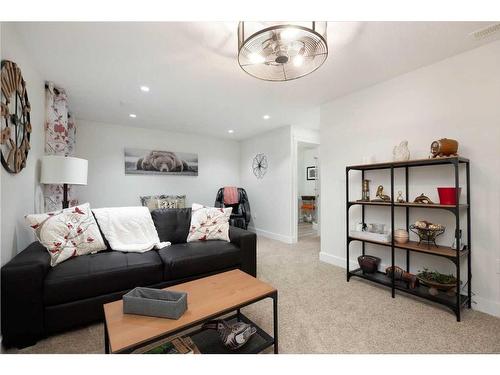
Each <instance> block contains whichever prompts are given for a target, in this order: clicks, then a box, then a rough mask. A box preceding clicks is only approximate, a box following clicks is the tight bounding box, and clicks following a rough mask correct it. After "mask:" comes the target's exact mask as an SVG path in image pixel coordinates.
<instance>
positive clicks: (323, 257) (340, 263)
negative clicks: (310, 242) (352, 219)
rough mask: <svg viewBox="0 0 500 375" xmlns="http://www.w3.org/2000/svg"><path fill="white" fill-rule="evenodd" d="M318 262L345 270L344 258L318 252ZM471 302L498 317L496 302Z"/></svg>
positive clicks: (499, 308)
mask: <svg viewBox="0 0 500 375" xmlns="http://www.w3.org/2000/svg"><path fill="white" fill-rule="evenodd" d="M319 260H320V261H322V262H324V263H328V264H332V265H334V266H337V267H341V268H343V269H345V268H346V259H345V258H344V257H339V256H336V255H332V254H327V253H324V252H320V253H319ZM350 263H352V264H355V265H357V264H358V261H357V259H351V261H350ZM381 267H382V269H384V268H385V267H387V265H383V264H382V265H381ZM351 270H352V268H351ZM472 301H473V303H472V309H473V310H477V311H481V312H484V313H486V314H490V315H493V316H498V317H500V303H499V302H496V301H493V300H490V299H486V298H482V297H480V296H477V295H476V296H474V295H473V296H472Z"/></svg>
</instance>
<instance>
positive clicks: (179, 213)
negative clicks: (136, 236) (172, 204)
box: [151, 208, 191, 244]
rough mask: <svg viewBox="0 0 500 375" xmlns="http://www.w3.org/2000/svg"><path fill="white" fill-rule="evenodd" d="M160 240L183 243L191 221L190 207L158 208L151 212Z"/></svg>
mask: <svg viewBox="0 0 500 375" xmlns="http://www.w3.org/2000/svg"><path fill="white" fill-rule="evenodd" d="M151 217H152V218H153V222H154V223H155V227H156V231H157V232H158V237H160V241H161V242H167V241H169V242H171V243H172V244H176V243H185V242H186V239H187V236H188V233H189V225H190V223H191V208H159V209H156V210H153V211H152V212H151Z"/></svg>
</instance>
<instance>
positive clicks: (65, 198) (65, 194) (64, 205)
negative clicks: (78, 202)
mask: <svg viewBox="0 0 500 375" xmlns="http://www.w3.org/2000/svg"><path fill="white" fill-rule="evenodd" d="M68 207H69V201H68V184H63V201H62V208H63V209H65V208H68Z"/></svg>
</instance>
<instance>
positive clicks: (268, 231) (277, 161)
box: [240, 126, 295, 242]
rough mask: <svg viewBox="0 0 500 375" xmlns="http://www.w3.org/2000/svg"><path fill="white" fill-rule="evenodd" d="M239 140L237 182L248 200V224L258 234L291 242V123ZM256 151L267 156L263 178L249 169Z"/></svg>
mask: <svg viewBox="0 0 500 375" xmlns="http://www.w3.org/2000/svg"><path fill="white" fill-rule="evenodd" d="M240 144H241V158H240V176H241V178H240V184H241V186H242V187H243V188H245V190H246V191H247V193H248V199H249V201H250V207H251V211H252V222H251V223H250V226H251V227H252V228H253V229H255V231H256V232H257V233H258V234H261V235H264V236H267V237H271V238H275V239H277V240H280V241H284V242H292V231H291V228H292V215H291V212H292V211H291V207H292V201H293V200H292V159H291V127H290V126H285V127H281V128H279V129H276V130H272V131H269V132H267V133H264V134H260V135H258V136H255V137H253V138H250V139H246V140H244V141H241V142H240ZM259 153H263V154H265V155H266V156H267V160H268V164H269V167H268V170H267V173H266V174H265V176H264V178H262V179H258V178H257V177H255V175H254V174H253V170H252V161H253V158H254V157H255V155H256V154H259ZM293 222H294V223H295V220H294V221H293Z"/></svg>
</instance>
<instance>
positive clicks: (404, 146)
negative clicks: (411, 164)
mask: <svg viewBox="0 0 500 375" xmlns="http://www.w3.org/2000/svg"><path fill="white" fill-rule="evenodd" d="M392 158H393V160H394V161H407V160H410V150H409V149H408V141H401V143H400V144H399V146H394V148H393V150H392Z"/></svg>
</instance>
